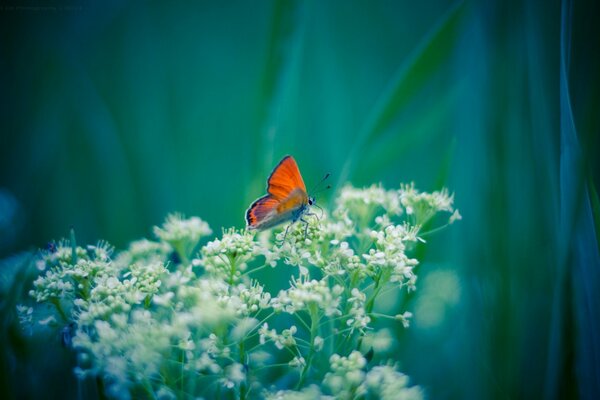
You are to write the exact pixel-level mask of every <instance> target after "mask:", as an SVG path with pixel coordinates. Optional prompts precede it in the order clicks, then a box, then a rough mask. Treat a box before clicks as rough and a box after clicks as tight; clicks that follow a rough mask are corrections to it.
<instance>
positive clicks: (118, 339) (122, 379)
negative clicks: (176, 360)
mask: <svg viewBox="0 0 600 400" xmlns="http://www.w3.org/2000/svg"><path fill="white" fill-rule="evenodd" d="M73 347H74V348H75V349H76V350H80V351H82V353H81V356H80V359H81V364H82V365H86V364H91V365H90V368H89V369H87V368H82V367H79V368H78V369H77V371H76V372H77V373H78V374H79V376H81V377H84V376H85V375H87V374H93V375H100V376H102V377H103V379H104V380H105V381H106V382H107V383H108V386H107V391H108V393H107V394H108V395H109V396H110V397H114V398H120V399H127V398H130V389H131V388H133V387H135V386H137V385H140V384H146V385H147V384H149V382H150V380H152V379H157V378H159V373H160V369H161V365H162V363H163V358H164V356H165V355H166V354H168V352H169V351H170V339H169V327H168V326H161V324H160V322H159V321H157V320H155V319H154V318H153V316H152V314H151V312H150V311H148V310H140V309H138V310H134V311H133V312H131V313H130V314H128V313H117V314H112V315H111V316H110V318H109V319H108V320H107V321H104V320H96V321H95V322H94V324H93V326H91V327H87V328H83V327H80V328H79V329H78V331H77V335H76V336H75V337H74V338H73ZM90 356H91V357H92V358H91V359H90Z"/></svg>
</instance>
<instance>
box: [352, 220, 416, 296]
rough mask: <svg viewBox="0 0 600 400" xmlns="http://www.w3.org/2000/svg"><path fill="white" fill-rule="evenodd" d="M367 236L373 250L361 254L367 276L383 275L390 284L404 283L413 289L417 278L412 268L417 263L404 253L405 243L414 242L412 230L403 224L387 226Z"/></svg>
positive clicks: (414, 236)
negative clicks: (365, 263) (373, 246)
mask: <svg viewBox="0 0 600 400" xmlns="http://www.w3.org/2000/svg"><path fill="white" fill-rule="evenodd" d="M369 236H370V238H371V239H372V240H373V242H374V245H375V248H371V249H370V250H369V252H368V253H367V254H363V258H364V259H365V261H366V262H367V265H366V268H367V274H368V275H369V276H377V275H378V274H380V273H383V274H386V276H389V279H390V282H399V283H405V282H406V284H407V286H408V288H409V289H414V286H415V282H416V279H417V277H416V275H415V274H414V272H413V268H414V267H415V266H416V265H417V264H418V263H419V261H418V260H417V259H414V258H409V257H408V256H407V255H406V253H405V250H406V242H407V241H415V240H416V234H415V233H414V230H413V229H410V228H407V225H405V224H402V225H389V226H387V227H386V228H384V229H383V230H380V231H371V232H370V233H369Z"/></svg>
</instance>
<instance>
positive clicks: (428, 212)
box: [398, 183, 460, 225]
mask: <svg viewBox="0 0 600 400" xmlns="http://www.w3.org/2000/svg"><path fill="white" fill-rule="evenodd" d="M398 193H399V196H400V202H401V203H402V206H403V207H404V208H405V209H406V214H408V215H414V216H415V219H416V223H417V224H419V225H424V224H425V223H426V222H427V221H428V220H429V219H430V218H431V217H432V216H433V215H435V214H436V213H438V212H441V211H445V212H450V213H453V212H454V206H453V203H454V195H450V194H449V193H448V190H447V189H445V188H444V189H442V190H441V191H436V192H432V193H425V192H419V191H418V190H417V189H415V185H414V183H411V184H408V185H401V186H400V190H399V191H398ZM451 218H452V220H451V222H453V221H454V220H455V219H460V214H458V213H456V214H452V216H451Z"/></svg>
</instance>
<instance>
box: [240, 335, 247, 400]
mask: <svg viewBox="0 0 600 400" xmlns="http://www.w3.org/2000/svg"><path fill="white" fill-rule="evenodd" d="M240 364H242V365H244V366H245V365H246V352H245V348H244V341H243V340H242V341H241V342H240ZM247 379H248V374H247V373H246V377H245V379H244V382H242V383H241V385H240V400H246V396H247V394H248V392H247V387H246V382H245V381H246V380H247Z"/></svg>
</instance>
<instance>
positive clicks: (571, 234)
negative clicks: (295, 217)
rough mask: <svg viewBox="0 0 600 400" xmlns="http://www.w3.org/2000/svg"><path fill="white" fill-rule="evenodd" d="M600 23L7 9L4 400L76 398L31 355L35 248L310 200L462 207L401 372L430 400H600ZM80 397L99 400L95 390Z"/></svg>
mask: <svg viewBox="0 0 600 400" xmlns="http://www.w3.org/2000/svg"><path fill="white" fill-rule="evenodd" d="M599 16H600V7H599V5H598V2H596V1H592V0H581V1H579V0H571V1H569V0H564V1H554V0H553V1H530V2H528V1H505V0H490V1H481V2H477V1H464V2H457V1H455V0H425V1H417V2H415V1H410V2H409V1H341V0H339V1H324V2H320V1H308V0H307V1H292V0H282V1H228V2H221V1H211V2H208V1H203V2H179V3H176V2H168V3H167V2H134V1H125V2H123V1H104V2H101V3H99V4H92V2H88V1H76V0H73V1H66V0H51V1H44V2H41V1H38V2H35V1H29V0H18V1H17V0H2V1H0V102H1V104H0V132H1V135H0V258H1V259H2V261H1V262H0V268H1V270H0V273H1V277H2V279H1V280H0V282H1V283H2V285H0V287H1V290H0V294H1V296H2V297H1V298H0V301H1V304H0V306H1V307H2V320H1V322H2V325H1V332H2V333H1V335H2V336H1V340H2V354H1V357H0V358H1V359H0V361H1V366H0V377H1V378H0V379H1V387H2V394H3V396H2V397H3V398H10V397H30V398H40V397H46V396H50V397H52V396H54V395H56V396H58V395H61V394H62V395H64V396H65V397H75V396H77V395H79V396H82V393H81V392H78V389H77V385H76V383H75V379H74V378H73V377H72V374H71V368H72V366H73V364H72V363H73V359H72V357H71V356H70V355H69V354H68V352H67V351H66V350H64V349H62V348H61V347H60V345H59V344H58V339H56V340H54V338H53V340H52V341H49V339H48V338H44V339H40V338H38V339H31V338H26V337H23V336H22V334H21V333H20V331H19V329H18V327H17V326H16V318H15V315H14V303H15V302H17V301H18V300H15V299H17V298H18V296H20V295H22V294H23V293H26V291H27V287H26V286H27V282H23V279H21V278H22V277H23V275H20V272H19V271H18V269H17V268H16V267H14V265H16V263H15V262H13V261H14V259H15V257H18V256H19V254H22V253H23V252H24V251H30V250H33V249H36V248H39V247H43V246H44V245H45V244H46V243H47V242H48V241H50V240H51V239H55V238H60V237H63V236H67V235H68V232H69V229H70V227H73V228H74V229H75V232H76V234H77V238H78V240H79V241H80V242H84V243H85V242H95V241H96V240H98V239H107V240H109V241H110V242H111V243H113V244H114V245H115V246H116V247H117V248H119V247H121V248H122V247H123V246H125V245H126V243H127V242H128V241H130V240H133V239H137V238H140V237H143V236H149V235H151V227H152V226H153V225H156V224H159V223H161V221H162V220H163V218H164V217H165V215H166V214H167V213H168V212H172V211H179V212H183V213H185V214H187V215H198V216H200V217H202V218H203V219H205V220H207V221H208V222H209V223H210V224H211V226H212V227H213V229H214V230H215V231H216V232H219V231H220V227H229V226H236V227H242V226H243V225H244V220H243V217H244V210H245V209H246V207H247V206H248V204H250V202H251V201H252V200H253V199H254V198H256V197H258V196H259V195H261V194H262V193H263V191H264V186H265V179H266V177H267V175H268V173H269V172H270V170H271V168H272V167H273V166H274V165H275V164H276V162H277V161H278V160H279V159H280V158H281V157H282V156H283V155H285V154H293V155H294V157H295V158H296V159H297V161H298V163H299V165H300V168H301V170H302V173H303V175H304V179H305V181H306V182H307V185H308V186H309V187H310V186H311V184H314V183H316V182H317V181H318V180H319V179H320V178H321V177H322V176H323V174H324V173H326V172H331V173H332V178H331V181H332V184H333V186H334V188H333V190H331V191H329V192H326V193H320V194H319V195H318V196H317V200H318V202H319V203H321V204H324V205H327V204H329V202H330V201H332V200H333V199H334V198H335V189H336V188H338V187H339V185H341V184H343V183H344V182H347V181H350V182H352V183H353V184H355V185H369V184H371V183H375V182H382V183H383V184H384V185H385V186H387V187H397V186H398V185H399V183H400V182H410V181H414V182H416V185H417V187H418V188H420V189H423V190H435V189H439V188H441V187H442V186H447V187H448V188H449V189H450V190H451V191H453V192H455V194H456V195H455V201H456V205H457V207H458V208H459V209H460V210H461V213H462V215H463V216H464V219H463V220H462V221H460V223H457V224H455V225H453V226H451V227H450V228H449V229H447V230H445V231H443V232H441V233H439V234H437V235H434V236H432V237H430V238H428V242H429V243H428V246H426V247H425V248H424V249H423V251H422V254H420V256H421V257H422V259H423V264H422V265H421V267H420V269H419V290H418V293H417V295H416V296H415V298H414V301H413V302H412V304H411V305H410V307H411V310H412V311H413V312H414V313H415V321H414V323H413V325H412V327H411V328H410V329H409V330H408V331H406V332H397V334H398V335H399V336H400V339H401V341H400V346H399V348H398V352H397V354H398V362H399V363H400V365H401V369H402V370H403V371H404V372H406V373H407V374H409V375H410V376H411V378H412V380H413V382H414V383H416V384H419V385H422V386H423V387H424V388H425V389H426V391H427V393H428V394H429V396H430V398H435V399H437V398H441V399H462V398H472V399H481V398H499V399H507V398H550V399H553V398H589V399H592V398H599V397H600V340H599V338H600V295H599V294H598V293H600V260H599V256H598V243H599V242H598V236H597V229H598V227H599V226H600V202H599V201H598V194H597V188H598V187H599V185H600V174H599V172H598V171H600V157H599V156H600V153H599V150H600V24H598V17H599ZM83 395H84V396H85V393H83Z"/></svg>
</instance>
